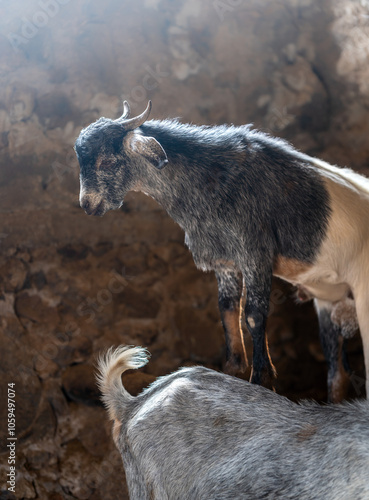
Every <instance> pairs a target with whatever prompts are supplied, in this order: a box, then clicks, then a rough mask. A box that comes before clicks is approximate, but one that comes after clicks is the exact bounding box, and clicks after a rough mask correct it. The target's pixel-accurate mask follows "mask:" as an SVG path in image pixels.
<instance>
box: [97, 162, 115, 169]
mask: <svg viewBox="0 0 369 500" xmlns="http://www.w3.org/2000/svg"><path fill="white" fill-rule="evenodd" d="M114 163H115V162H114V161H112V160H102V161H101V162H100V166H99V168H100V169H102V170H108V169H109V168H110V167H112V166H113V165H114Z"/></svg>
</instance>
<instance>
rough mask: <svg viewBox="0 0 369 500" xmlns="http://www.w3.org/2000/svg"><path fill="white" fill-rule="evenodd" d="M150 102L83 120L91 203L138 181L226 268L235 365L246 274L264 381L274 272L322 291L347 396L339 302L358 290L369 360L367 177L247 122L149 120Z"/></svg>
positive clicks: (110, 198)
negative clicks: (135, 111) (336, 321)
mask: <svg viewBox="0 0 369 500" xmlns="http://www.w3.org/2000/svg"><path fill="white" fill-rule="evenodd" d="M150 110H151V102H149V105H148V106H147V109H146V110H145V111H144V112H143V113H142V114H141V115H139V116H137V117H135V118H129V114H130V110H129V106H128V103H127V102H125V103H124V113H123V115H122V117H121V118H119V119H117V120H110V119H107V118H100V119H99V120H98V121H96V122H95V123H93V124H91V125H89V126H88V127H87V128H85V129H84V130H82V132H81V133H80V136H79V137H78V139H77V141H76V144H75V150H76V154H77V157H78V161H79V164H80V180H81V191H80V204H81V207H82V208H84V210H85V211H86V213H87V214H89V215H100V216H101V215H103V214H104V213H105V212H106V211H107V210H110V209H117V208H119V207H121V205H122V203H123V199H124V197H125V195H126V193H127V192H128V191H131V190H134V191H142V192H144V193H146V194H148V195H149V196H152V197H153V198H154V199H155V200H157V201H158V202H159V203H160V204H161V205H162V206H163V207H164V208H165V209H166V210H167V212H168V213H169V215H170V216H171V217H172V218H173V219H174V220H175V221H176V222H177V223H178V224H179V225H180V226H181V227H182V228H183V229H184V231H185V233H186V243H187V245H188V246H189V248H190V249H191V252H192V254H193V257H194V260H195V263H196V265H197V266H198V267H199V268H201V269H203V270H205V271H210V270H214V271H215V273H216V277H217V280H218V288H219V307H220V312H221V317H222V322H223V326H224V329H225V334H226V344H227V365H226V371H228V372H229V373H233V372H235V371H236V370H239V369H244V368H245V366H246V363H247V358H246V352H245V348H244V342H243V335H242V331H241V327H240V302H241V297H242V291H243V287H244V285H245V286H246V290H247V297H246V306H245V318H246V323H247V326H248V329H249V331H250V333H251V336H252V339H253V344H254V349H253V369H252V375H251V381H252V382H254V383H258V384H264V383H268V382H269V381H270V377H273V376H274V375H275V370H274V367H273V365H272V362H271V360H270V357H269V353H268V346H267V340H266V337H265V326H266V320H267V316H268V308H269V295H270V288H271V281H272V275H273V274H275V275H276V276H279V277H281V278H283V279H285V280H287V281H289V282H291V283H293V284H295V285H301V287H302V288H303V289H304V290H306V291H307V293H309V294H311V295H312V296H313V297H315V298H317V299H318V300H317V301H316V304H317V308H318V313H319V316H320V320H321V335H322V337H323V339H322V340H323V345H324V346H325V351H326V357H327V359H328V363H329V374H328V385H329V389H330V399H332V400H335V401H337V400H339V399H341V397H342V394H340V391H339V386H340V384H341V381H342V377H347V374H345V370H344V368H343V365H342V358H341V355H340V349H339V345H340V330H339V328H337V326H335V325H333V323H332V321H331V319H330V310H331V305H332V304H335V303H337V302H339V301H341V300H345V299H346V298H347V296H348V295H349V294H351V293H352V294H353V296H354V298H355V305H356V311H357V315H358V321H359V325H360V328H361V333H362V337H363V344H364V354H365V361H366V367H367V371H368V368H369V308H368V294H369V289H368V286H367V283H368V282H369V261H368V255H369V238H368V237H369V225H368V223H367V220H368V215H367V214H368V213H369V210H368V209H369V188H368V186H369V182H368V180H367V179H366V178H365V177H362V176H360V175H358V174H356V173H354V172H352V171H351V170H348V169H339V168H337V167H334V166H332V165H329V164H328V163H325V162H322V161H320V160H317V159H315V158H312V157H309V156H307V155H304V154H302V153H300V152H298V151H296V150H295V149H293V148H292V147H291V146H290V145H289V144H288V143H286V142H285V141H282V140H280V139H275V138H272V137H270V136H269V135H267V134H264V133H262V132H259V131H256V130H252V129H251V127H250V126H249V125H245V126H241V127H234V126H214V127H204V126H202V127H199V126H194V125H184V124H181V123H179V122H178V121H176V120H165V121H157V120H152V121H149V122H146V120H147V118H148V116H149V114H150ZM163 167H165V168H163ZM367 374H368V373H367ZM368 378H369V377H368V376H367V380H368Z"/></svg>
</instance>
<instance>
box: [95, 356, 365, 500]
mask: <svg viewBox="0 0 369 500" xmlns="http://www.w3.org/2000/svg"><path fill="white" fill-rule="evenodd" d="M147 354H148V353H147V351H146V350H145V349H143V348H140V347H119V348H117V349H116V350H112V349H110V350H109V351H108V352H107V354H106V355H105V357H102V358H100V360H99V375H98V384H99V387H100V389H101V392H102V394H103V401H104V403H105V405H106V407H107V409H108V411H109V415H110V418H111V419H112V420H114V429H113V438H114V441H115V444H116V446H117V448H118V450H119V452H120V453H121V456H122V458H123V464H124V468H125V472H126V479H127V484H128V490H129V494H130V498H131V500H179V499H180V500H241V499H253V500H257V499H260V500H262V499H263V500H266V499H275V500H276V499H280V500H297V499H298V500H312V499H314V500H364V499H365V500H368V498H369V425H368V421H369V402H368V401H366V400H364V401H356V402H354V403H351V404H349V403H343V404H339V405H328V406H319V405H318V404H315V403H311V402H309V403H301V404H296V403H292V402H291V401H289V400H288V399H286V398H284V397H282V396H279V395H277V394H275V393H273V392H272V391H270V390H268V389H265V388H263V387H260V386H257V385H252V384H250V383H248V382H245V381H242V380H239V379H237V378H235V377H231V376H229V375H225V374H223V373H218V372H215V371H213V370H210V369H208V368H204V367H191V368H182V369H180V370H178V371H177V372H175V373H172V374H171V375H167V376H165V377H161V378H159V379H157V380H156V381H155V382H154V383H153V384H152V385H151V386H149V387H148V388H147V389H145V390H144V391H143V392H142V393H141V394H139V395H138V396H137V397H132V396H131V395H130V394H129V393H128V392H127V391H126V390H125V388H124V386H123V385H122V381H121V374H122V373H123V372H124V371H125V370H128V369H131V368H139V367H141V366H143V365H145V364H146V362H147Z"/></svg>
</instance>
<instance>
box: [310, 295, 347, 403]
mask: <svg viewBox="0 0 369 500" xmlns="http://www.w3.org/2000/svg"><path fill="white" fill-rule="evenodd" d="M315 307H316V309H317V312H318V319H319V336H320V342H321V345H322V349H323V353H324V356H325V359H326V361H327V365H328V380H327V386H328V401H329V402H331V403H339V402H340V401H342V400H343V399H345V397H346V396H347V390H348V386H349V377H350V373H349V368H348V364H347V359H346V352H345V345H344V338H343V336H342V334H341V328H340V327H339V326H338V325H336V324H335V323H333V322H332V310H333V306H332V304H331V303H330V302H325V301H321V300H318V299H315Z"/></svg>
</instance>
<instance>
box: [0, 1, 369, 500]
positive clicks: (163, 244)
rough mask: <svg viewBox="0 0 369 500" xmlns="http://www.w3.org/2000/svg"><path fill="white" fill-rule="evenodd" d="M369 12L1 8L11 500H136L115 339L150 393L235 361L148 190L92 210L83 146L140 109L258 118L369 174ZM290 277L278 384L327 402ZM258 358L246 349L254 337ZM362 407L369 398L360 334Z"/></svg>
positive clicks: (280, 312) (202, 286)
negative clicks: (164, 378) (85, 197)
mask: <svg viewBox="0 0 369 500" xmlns="http://www.w3.org/2000/svg"><path fill="white" fill-rule="evenodd" d="M368 7H369V6H368V2H367V1H366V0H361V1H358V0H334V1H333V0H332V1H329V0H316V1H312V0H281V1H278V2H277V1H275V0H263V1H260V0H247V1H246V0H214V1H213V0H209V1H199V0H177V1H170V0H135V1H134V2H133V1H131V2H129V1H118V0H107V1H105V2H98V1H97V0H79V1H77V2H71V1H68V0H50V1H46V0H45V1H41V0H40V1H33V0H32V1H27V2H26V1H25V0H17V1H14V2H11V3H8V2H5V1H0V32H1V37H0V54H1V65H0V81H1V84H0V161H1V164H0V211H1V223H0V254H1V255H0V345H1V352H2V359H1V366H0V376H1V393H0V398H1V403H0V419H1V420H0V422H1V424H0V430H1V434H2V436H1V442H0V445H1V448H0V461H1V465H0V488H1V491H2V493H0V498H1V499H13V498H17V499H20V498H24V499H33V498H37V499H52V500H61V499H75V498H77V499H90V500H97V499H102V498H104V499H105V500H110V499H118V498H120V499H126V498H128V497H127V491H126V486H125V482H124V473H123V469H122V465H121V461H120V457H119V455H118V453H117V452H116V450H115V448H114V446H113V443H112V440H111V438H110V424H109V422H108V421H107V417H106V413H105V411H104V410H103V409H102V407H101V406H100V404H99V399H98V393H97V389H96V387H95V383H94V379H93V370H94V368H93V364H94V359H95V355H96V353H97V352H99V350H100V349H102V348H105V347H108V346H110V345H112V344H120V343H129V344H140V345H144V346H147V347H148V348H149V350H150V351H151V353H152V359H151V362H150V364H149V365H148V367H147V368H146V369H144V371H143V372H142V373H141V374H136V375H133V374H132V375H129V376H128V377H127V384H128V385H129V387H130V390H131V391H132V392H133V393H135V392H137V391H138V390H140V388H141V387H142V386H144V385H145V384H148V383H149V382H150V381H152V380H153V379H154V378H155V377H156V376H158V375H162V374H166V373H168V372H170V371H172V370H174V369H176V368H177V367H178V366H179V365H183V364H191V363H201V364H204V365H206V366H210V367H213V368H215V369H221V368H222V363H223V361H224V341H223V333H222V328H221V325H220V318H219V313H218V309H217V291H216V283H215V278H214V276H213V275H212V274H204V273H201V272H200V271H197V270H196V269H195V267H194V264H193V262H192V258H191V255H190V254H189V252H188V250H187V249H186V248H185V247H184V245H183V239H184V236H183V233H182V231H181V230H180V229H179V227H178V226H177V225H176V224H175V223H173V222H172V221H171V220H170V219H169V218H168V217H167V216H166V214H165V213H164V212H163V211H162V210H161V208H160V207H159V206H158V205H157V204H156V203H155V202H153V201H152V200H150V199H148V198H147V197H145V196H144V195H139V194H138V195H136V194H135V195H129V196H128V197H127V200H126V202H125V204H124V206H123V208H122V210H121V211H117V212H114V213H108V214H106V215H105V216H104V217H103V218H101V219H100V218H98V219H96V218H89V217H87V216H86V215H85V214H84V213H83V212H82V210H81V209H80V208H79V206H78V190H79V186H78V168H77V164H76V161H75V157H74V154H73V150H72V145H73V143H74V140H75V138H76V137H77V136H78V134H79V131H80V129H81V127H82V126H84V125H87V124H89V123H90V122H91V121H93V120H95V119H96V118H98V117H99V116H101V115H104V116H108V117H112V118H113V117H117V116H119V115H120V114H121V101H122V99H128V100H129V102H130V103H131V106H132V108H133V110H134V111H137V112H141V111H142V110H143V109H144V107H145V106H146V103H147V100H148V98H150V99H152V101H153V113H152V116H153V117H154V118H164V117H175V116H180V117H181V118H182V119H183V120H184V121H192V122H194V123H199V124H211V123H224V122H233V123H235V124H241V123H246V122H253V123H254V124H255V126H257V127H260V128H262V129H263V130H266V131H269V132H270V133H272V134H275V135H278V136H281V137H285V138H287V139H288V140H290V141H291V142H293V144H294V145H295V146H296V147H298V148H299V149H301V150H303V151H304V152H308V153H310V154H314V155H318V156H320V157H322V158H324V159H326V160H328V161H331V162H334V163H337V164H340V165H348V166H351V167H352V168H355V169H356V170H358V171H360V172H362V173H365V172H369V169H368V167H369V163H368V160H369V141H368V140H367V135H368V131H369V120H368V108H369V83H368V82H369V45H368V40H369V38H368V37H369V8H368ZM293 293H294V292H293V290H292V289H291V288H290V287H288V286H287V285H285V284H283V283H282V282H280V281H277V280H276V281H275V283H274V290H273V294H272V298H271V315H270V318H269V322H268V335H269V340H270V350H271V354H272V357H273V360H274V362H275V364H276V367H277V370H278V372H279V378H278V382H277V390H278V392H279V393H281V394H285V395H287V396H289V397H291V398H293V399H298V398H301V397H313V398H315V399H318V400H320V401H323V400H325V398H326V390H325V377H326V372H325V364H324V360H323V356H322V352H321V348H320V345H319V339H318V334H317V321H316V318H315V314H314V311H313V308H312V306H311V304H305V305H303V306H301V305H300V306H296V305H295V304H294V301H293ZM248 347H249V351H248V352H249V357H250V354H251V345H250V342H249V345H248ZM348 348H349V356H350V362H351V365H352V369H353V375H352V377H351V382H352V384H351V397H356V396H360V395H362V391H363V378H362V377H363V361H362V355H361V347H360V339H359V338H358V336H357V337H356V339H354V340H352V341H351V342H350V344H349V346H348ZM12 382H14V383H15V384H16V385H15V388H16V435H17V438H18V441H17V448H16V456H17V463H16V468H17V477H16V495H15V496H13V495H12V494H9V493H7V492H6V473H7V472H8V466H7V457H8V451H7V448H6V441H5V437H6V428H7V423H6V418H7V415H6V398H7V384H8V383H12Z"/></svg>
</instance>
